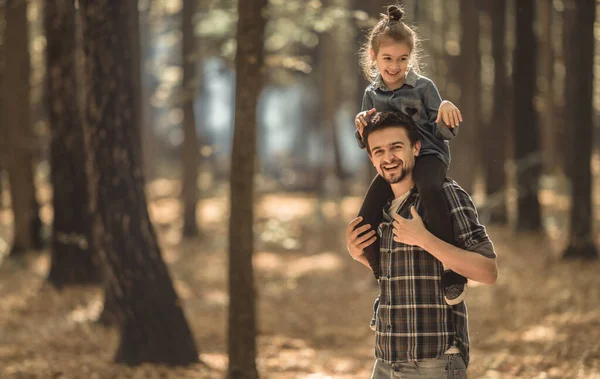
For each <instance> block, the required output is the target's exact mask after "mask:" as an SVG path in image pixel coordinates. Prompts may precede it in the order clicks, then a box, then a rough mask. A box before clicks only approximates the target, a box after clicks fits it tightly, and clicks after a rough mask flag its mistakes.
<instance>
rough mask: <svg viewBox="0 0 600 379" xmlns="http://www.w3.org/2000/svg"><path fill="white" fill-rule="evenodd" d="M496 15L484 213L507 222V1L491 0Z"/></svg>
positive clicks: (485, 162) (486, 152)
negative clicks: (505, 170)
mask: <svg viewBox="0 0 600 379" xmlns="http://www.w3.org/2000/svg"><path fill="white" fill-rule="evenodd" d="M489 8H490V16H491V18H492V57H493V59H494V90H493V96H494V98H493V105H492V122H489V123H487V125H486V130H485V138H484V139H483V143H484V146H485V156H483V164H484V166H485V184H486V185H485V188H486V207H485V211H484V213H485V214H486V215H487V219H488V222H490V223H496V224H506V223H507V222H508V215H507V208H506V174H505V172H504V162H505V160H506V135H507V133H506V131H507V128H508V126H509V123H508V119H507V118H506V108H507V106H508V105H509V104H508V101H507V99H508V96H507V95H508V91H507V75H508V72H507V67H506V39H505V31H506V3H505V2H504V1H494V0H490V5H489Z"/></svg>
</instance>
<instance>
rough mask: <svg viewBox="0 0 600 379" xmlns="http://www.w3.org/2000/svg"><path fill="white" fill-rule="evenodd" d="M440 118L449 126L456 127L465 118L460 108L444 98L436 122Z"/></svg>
mask: <svg viewBox="0 0 600 379" xmlns="http://www.w3.org/2000/svg"><path fill="white" fill-rule="evenodd" d="M440 120H442V121H444V124H446V125H447V126H448V127H449V128H451V129H454V128H455V127H457V126H458V125H459V123H461V122H462V120H463V119H462V114H460V110H458V108H456V106H455V105H454V104H452V103H451V102H449V101H448V100H444V101H442V103H441V104H440V109H439V110H438V116H437V119H436V120H435V122H436V123H438V122H440Z"/></svg>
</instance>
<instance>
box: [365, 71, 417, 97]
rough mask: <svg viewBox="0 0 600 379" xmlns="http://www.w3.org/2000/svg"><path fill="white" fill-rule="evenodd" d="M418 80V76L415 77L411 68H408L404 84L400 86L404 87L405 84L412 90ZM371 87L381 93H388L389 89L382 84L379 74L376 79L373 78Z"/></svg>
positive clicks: (415, 74)
mask: <svg viewBox="0 0 600 379" xmlns="http://www.w3.org/2000/svg"><path fill="white" fill-rule="evenodd" d="M418 79H419V76H418V75H417V73H416V72H415V71H414V70H413V69H412V68H411V67H409V68H408V72H407V73H406V78H405V79H404V83H403V84H402V86H404V85H405V84H406V85H409V86H411V87H413V88H414V87H415V86H416V85H417V80H418ZM373 85H374V86H375V88H376V89H380V90H382V91H389V89H388V88H387V86H386V85H385V83H384V82H383V78H382V77H381V74H378V75H377V78H375V81H373ZM400 88H402V87H400Z"/></svg>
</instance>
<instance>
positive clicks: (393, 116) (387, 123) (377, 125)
mask: <svg viewBox="0 0 600 379" xmlns="http://www.w3.org/2000/svg"><path fill="white" fill-rule="evenodd" d="M386 128H403V129H404V130H406V134H407V135H408V140H409V141H410V145H411V146H414V145H415V144H416V143H417V141H419V138H420V136H419V130H418V128H417V124H416V123H415V121H414V120H413V119H412V117H410V116H407V115H405V114H404V113H401V112H377V113H375V114H374V115H373V117H371V119H370V120H369V121H368V122H367V126H365V129H364V130H363V142H364V144H365V146H366V147H367V152H368V153H369V154H371V147H370V146H369V134H371V133H373V132H374V131H377V130H382V129H386Z"/></svg>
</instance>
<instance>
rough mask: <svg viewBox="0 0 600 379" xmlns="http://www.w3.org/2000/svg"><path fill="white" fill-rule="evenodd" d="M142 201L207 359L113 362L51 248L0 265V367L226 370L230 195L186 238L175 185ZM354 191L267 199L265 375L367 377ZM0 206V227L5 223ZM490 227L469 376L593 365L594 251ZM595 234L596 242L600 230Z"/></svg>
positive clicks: (95, 371)
mask: <svg viewBox="0 0 600 379" xmlns="http://www.w3.org/2000/svg"><path fill="white" fill-rule="evenodd" d="M161 186H164V187H165V188H162V187H161V188H162V189H161V190H159V191H158V192H157V193H158V195H156V194H155V195H156V196H154V197H153V201H152V203H151V206H150V209H151V214H152V217H153V221H154V223H155V226H156V228H157V230H158V232H159V235H160V242H161V246H162V248H163V256H164V258H165V260H166V261H167V263H168V264H169V267H170V269H171V272H172V276H173V278H174V281H175V285H176V288H177V291H178V293H179V295H180V297H181V298H182V299H183V301H184V304H185V313H186V316H187V319H188V320H189V322H190V324H191V327H192V330H193V332H194V335H195V338H196V342H197V345H198V348H199V350H200V359H201V361H202V362H203V363H202V364H198V365H194V366H190V367H185V368H169V367H165V366H157V365H142V366H139V367H134V368H131V367H126V366H121V365H116V364H114V363H112V362H111V359H112V356H113V354H114V352H115V349H116V346H117V344H118V334H117V332H116V331H115V330H114V329H112V328H105V327H102V326H99V325H98V324H96V323H94V320H95V318H96V317H97V316H98V313H99V311H100V309H101V306H102V304H101V302H102V292H101V289H100V288H85V287H82V288H73V289H68V290H64V291H62V292H57V291H56V290H54V289H52V288H49V287H47V286H45V285H44V277H45V274H46V272H47V270H48V266H49V257H48V253H47V252H41V253H38V254H29V255H27V257H26V258H25V259H23V260H20V261H10V260H5V261H4V262H3V264H2V266H0V299H1V300H0V378H2V379H4V378H102V379H103V378H144V379H145V378H223V376H224V373H225V370H226V367H227V345H226V320H227V302H228V295H227V277H226V273H227V249H226V246H227V245H226V236H227V233H226V228H227V203H226V199H225V197H222V198H213V199H205V200H204V201H203V202H202V204H201V205H200V210H201V212H200V216H199V219H200V220H201V227H202V230H203V233H204V237H203V238H199V239H197V240H188V241H182V240H181V233H180V231H181V219H180V205H179V203H178V202H177V200H175V199H174V198H173V197H172V196H167V195H164V196H162V195H160V192H164V193H168V192H169V184H168V183H162V185H161ZM359 201H360V199H359V198H357V197H349V198H346V199H344V200H343V201H342V202H339V203H333V202H323V203H321V204H320V209H321V210H322V215H323V216H322V217H320V218H319V217H316V216H315V213H316V212H315V209H317V206H319V205H318V204H317V203H316V201H315V200H314V198H312V197H309V196H307V195H301V194H296V195H294V194H274V195H266V196H264V197H262V198H261V200H260V204H259V205H258V207H257V215H256V218H257V223H256V229H255V230H256V232H257V234H258V236H259V237H260V238H259V240H258V242H257V248H256V252H255V255H254V267H255V277H256V281H257V293H258V299H257V301H258V328H259V336H258V341H257V344H258V360H257V364H258V369H259V372H260V374H261V377H263V378H281V379H284V378H290V379H291V378H340V379H342V378H369V376H370V372H371V369H372V366H373V343H374V333H373V332H372V331H371V330H370V329H369V326H368V323H369V320H370V318H371V306H372V301H373V299H374V298H375V296H376V295H377V289H376V287H375V284H374V279H373V278H372V276H371V275H370V274H369V272H368V271H367V270H366V269H365V268H364V267H362V266H360V265H359V264H357V263H355V262H354V261H353V260H352V259H350V258H349V256H348V255H347V252H346V251H345V249H344V236H343V233H344V230H345V228H346V225H347V222H348V221H349V220H350V219H351V218H352V217H353V214H354V212H355V210H356V209H357V207H358V202H359ZM7 214H8V211H6V210H5V211H2V212H0V224H1V225H2V226H1V227H0V236H2V234H3V233H4V234H5V232H6V230H7V225H8V224H9V222H10V219H9V216H7ZM488 232H489V234H490V236H491V238H492V239H493V241H494V243H495V247H496V250H497V252H498V255H499V257H498V264H499V268H500V278H499V280H498V282H497V284H496V285H494V286H491V287H490V286H483V285H479V286H471V287H470V288H469V294H468V297H467V304H468V307H469V326H470V336H471V343H472V348H471V354H472V359H471V364H470V366H469V371H468V374H469V377H470V378H489V379H500V378H540V379H541V378H586V379H592V378H600V274H599V273H600V262H591V263H590V262H565V261H562V260H560V254H561V250H562V249H564V246H565V234H564V230H562V231H560V230H559V231H558V232H556V233H553V234H552V235H551V236H539V235H517V234H514V233H512V232H511V231H509V230H508V229H507V228H497V227H490V228H488ZM599 242H600V241H599Z"/></svg>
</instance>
